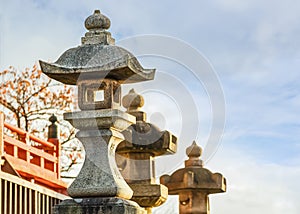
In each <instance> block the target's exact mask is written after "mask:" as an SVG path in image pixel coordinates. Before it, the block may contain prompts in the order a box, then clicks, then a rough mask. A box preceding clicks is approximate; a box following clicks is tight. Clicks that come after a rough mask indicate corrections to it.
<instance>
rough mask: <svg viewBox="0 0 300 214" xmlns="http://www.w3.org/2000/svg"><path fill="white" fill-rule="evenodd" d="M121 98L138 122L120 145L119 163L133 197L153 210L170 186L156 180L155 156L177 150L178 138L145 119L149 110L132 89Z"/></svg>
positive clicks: (118, 149) (165, 196)
mask: <svg viewBox="0 0 300 214" xmlns="http://www.w3.org/2000/svg"><path fill="white" fill-rule="evenodd" d="M122 102H123V106H124V107H125V108H126V109H127V111H126V112H127V113H129V114H131V115H133V116H135V117H136V124H132V125H131V126H129V127H128V128H127V130H126V131H125V133H126V134H124V135H125V140H124V141H122V142H121V143H120V144H119V146H118V148H117V154H118V155H117V158H116V159H117V163H118V165H119V168H120V169H121V173H122V175H123V177H124V179H125V180H126V182H127V183H128V184H129V186H130V187H131V189H132V190H133V197H132V200H133V201H135V202H137V203H138V204H139V205H140V206H141V207H144V208H145V209H146V210H147V212H148V214H151V213H152V207H157V206H160V205H161V204H162V203H164V202H165V201H166V200H167V197H168V189H167V187H166V186H164V185H162V184H157V183H156V181H155V161H154V160H155V157H157V156H161V155H169V154H174V153H175V152H176V150H177V138H176V137H175V136H174V135H172V134H171V133H170V132H169V131H161V130H159V128H158V127H156V126H155V125H153V124H151V123H148V122H146V113H145V112H143V111H142V110H141V109H140V108H141V107H142V106H143V105H144V98H143V96H142V95H140V94H137V93H135V91H134V90H133V89H131V90H130V91H129V93H128V94H127V95H125V96H124V97H123V99H122Z"/></svg>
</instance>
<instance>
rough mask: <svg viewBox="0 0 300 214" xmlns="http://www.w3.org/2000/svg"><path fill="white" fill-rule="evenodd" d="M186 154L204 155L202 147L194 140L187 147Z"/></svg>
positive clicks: (189, 155)
mask: <svg viewBox="0 0 300 214" xmlns="http://www.w3.org/2000/svg"><path fill="white" fill-rule="evenodd" d="M186 155H187V156H188V157H190V158H191V157H200V156H201V155H202V148H201V147H200V146H198V145H197V143H196V141H193V143H192V145H191V146H189V147H187V148H186Z"/></svg>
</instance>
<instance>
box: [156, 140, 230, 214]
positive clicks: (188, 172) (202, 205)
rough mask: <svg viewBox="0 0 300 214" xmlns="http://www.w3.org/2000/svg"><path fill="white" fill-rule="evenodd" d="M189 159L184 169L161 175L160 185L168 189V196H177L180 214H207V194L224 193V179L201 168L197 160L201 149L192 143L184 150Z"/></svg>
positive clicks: (201, 165)
mask: <svg viewBox="0 0 300 214" xmlns="http://www.w3.org/2000/svg"><path fill="white" fill-rule="evenodd" d="M186 153H187V155H188V157H189V159H188V160H186V161H185V168H183V169H179V170H177V171H175V172H174V173H173V174H172V175H171V176H169V175H163V176H161V177H160V183H161V184H164V185H166V186H167V187H168V190H169V194H170V195H179V213H180V214H209V213H210V209H209V198H208V195H209V194H213V193H222V192H225V191H226V179H225V178H224V177H223V176H222V175H221V174H220V173H212V172H211V171H209V170H208V169H205V168H203V163H202V160H200V159H199V157H200V156H201V153H202V149H201V148H200V147H199V146H198V145H197V144H196V142H193V144H192V145H191V146H190V147H188V148H187V149H186Z"/></svg>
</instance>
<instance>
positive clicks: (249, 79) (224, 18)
mask: <svg viewBox="0 0 300 214" xmlns="http://www.w3.org/2000/svg"><path fill="white" fill-rule="evenodd" d="M0 2H1V5H0V8H1V9H0V26H1V31H0V68H1V69H4V68H6V67H8V66H9V65H14V66H16V67H19V68H23V67H26V66H27V67H28V66H32V65H33V64H34V63H35V62H36V61H37V60H39V59H43V60H51V61H55V60H56V59H57V58H58V56H60V54H61V53H62V52H63V51H65V50H67V49H68V48H70V47H74V46H77V45H79V44H80V38H81V37H82V36H83V35H84V33H85V31H86V30H85V28H84V26H83V21H84V19H85V18H86V17H87V16H88V15H90V14H91V13H92V12H93V10H94V9H100V10H101V11H102V13H104V14H105V15H107V16H108V17H109V18H110V19H111V22H112V25H111V28H110V32H111V33H112V35H113V37H114V38H115V39H116V40H117V41H118V40H121V39H124V38H128V37H132V36H136V35H145V34H146V35H148V34H156V35H166V36H172V37H173V38H177V39H179V40H181V41H185V42H186V43H188V44H190V45H191V46H192V47H193V48H195V49H197V50H198V51H199V52H200V53H202V54H203V56H204V57H205V58H207V59H208V60H209V62H210V63H211V64H212V66H213V68H214V70H215V72H216V74H217V75H218V77H219V80H220V82H221V85H222V88H223V92H224V95H225V102H226V127H225V130H224V135H223V138H222V141H221V146H220V148H219V149H218V151H217V153H216V154H215V156H214V157H213V158H212V159H211V160H210V161H209V162H208V163H207V167H208V168H210V169H211V170H212V171H219V172H221V173H223V174H224V176H225V177H226V178H227V179H228V192H227V193H226V194H223V195H222V194H221V195H218V196H212V197H211V198H212V199H211V207H212V214H214V213H218V214H221V213H224V214H225V213H226V214H227V213H234V214H235V213H236V214H239V213H244V214H248V213H255V214H259V213H273V214H276V213H286V212H287V213H290V214H296V213H298V212H297V211H298V210H299V209H300V205H299V203H298V200H297V198H298V197H299V192H300V188H299V185H298V182H297V181H298V178H299V176H300V170H299V168H300V158H299V157H300V154H299V153H300V144H299V139H300V123H299V121H300V114H299V109H300V108H299V107H300V97H299V94H300V93H299V92H300V86H299V78H300V72H299V67H300V49H299V47H300V37H299V33H300V14H299V10H300V2H299V1H295V0H286V1H279V0H274V1H271V0H265V1H263V2H262V1H258V0H252V1H250V0H245V1H238V0H226V1H225V0H213V1H205V2H204V1H199V0H197V1H196V0H193V1H176V2H175V1H169V0H166V1H163V2H162V1H140V0H134V1H133V0H124V1H115V0H112V1H105V2H104V1H68V0H66V1H30V0H28V1H20V0H15V1H4V0H0ZM132 51H133V50H132ZM140 60H141V61H142V63H143V65H145V67H156V68H157V69H158V75H157V78H158V79H157V80H155V81H157V82H153V83H146V84H144V85H143V86H141V85H137V86H135V87H137V88H139V89H140V90H142V91H143V90H144V91H146V92H147V87H150V88H154V87H157V88H158V89H159V88H163V89H164V90H166V91H165V92H166V93H168V92H170V91H174V90H176V87H174V86H173V85H172V83H166V81H165V82H164V75H163V74H164V73H165V74H166V75H167V76H168V75H169V76H168V77H170V75H171V74H172V75H173V76H172V78H173V77H174V81H175V80H176V81H177V80H181V82H182V86H183V87H185V89H186V90H187V91H188V92H189V95H191V97H192V99H193V102H194V103H193V106H192V107H191V108H189V106H182V104H180V102H179V97H180V96H179V97H176V96H175V97H171V98H173V99H171V98H170V97H167V96H165V97H160V98H161V100H160V102H158V101H157V99H160V98H159V95H158V94H155V93H154V92H152V93H151V92H150V91H148V92H147V93H148V94H147V93H146V92H145V97H146V104H145V110H147V112H148V114H149V118H150V119H151V115H154V116H153V118H152V120H153V121H154V122H155V121H156V122H157V123H160V122H161V121H162V119H163V121H165V122H163V123H162V122H161V123H160V124H159V125H160V126H161V128H165V129H168V130H171V131H172V132H173V133H175V134H176V135H179V144H180V146H179V150H178V154H176V155H174V156H173V157H171V156H169V157H163V158H159V160H158V162H159V164H160V165H163V163H165V162H166V160H168V161H167V162H170V163H171V162H172V164H171V165H176V167H177V166H180V164H181V163H182V162H183V161H184V159H185V154H184V148H185V147H186V146H188V145H189V144H190V143H191V140H192V138H196V139H197V141H198V143H199V144H201V145H202V146H204V145H205V143H204V142H205V140H207V136H208V133H209V131H210V126H211V116H212V112H211V106H210V100H209V96H208V94H207V92H206V91H205V87H204V86H203V84H201V83H200V82H199V81H195V79H193V77H192V76H191V75H188V74H187V73H188V70H187V69H186V68H184V67H183V66H182V65H180V62H179V63H176V62H173V61H172V60H166V59H162V58H159V57H152V58H151V57H148V58H147V57H144V58H143V57H142V58H141V59H140ZM126 90H128V88H126V87H125V91H126ZM161 90H162V89H161ZM180 93H181V91H179V92H178V94H179V95H180ZM182 99H183V100H184V101H185V99H187V103H189V102H190V100H189V99H188V98H187V97H182ZM174 100H175V101H174ZM174 102H175V104H178V106H176V105H174ZM182 109H184V112H182ZM188 111H191V112H193V113H196V114H195V115H197V116H195V115H193V114H190V115H187V112H188ZM159 112H160V113H161V115H159V114H158V113H159ZM155 115H156V116H157V117H156V118H155ZM186 115H187V116H186ZM191 115H192V116H191ZM183 117H184V118H185V117H187V118H188V120H187V121H188V122H189V123H191V124H190V126H189V127H188V126H186V124H184V127H181V126H182V125H183V122H182V118H183ZM197 126H199V133H198V131H197V129H195V127H197ZM181 130H184V131H183V132H184V133H181ZM195 132H197V133H195ZM173 162H175V163H173ZM168 168H170V166H168V165H166V164H164V165H163V166H162V167H159V166H158V174H160V173H164V170H166V169H168ZM172 169H173V168H172ZM171 171H172V170H171ZM168 173H169V172H168ZM173 200H175V199H173ZM169 204H170V202H169V203H167V204H166V205H165V206H164V207H162V208H160V209H158V210H157V212H158V213H159V212H160V213H163V211H162V210H164V209H165V210H166V209H170V205H169Z"/></svg>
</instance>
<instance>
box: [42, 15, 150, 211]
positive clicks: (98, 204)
mask: <svg viewBox="0 0 300 214" xmlns="http://www.w3.org/2000/svg"><path fill="white" fill-rule="evenodd" d="M85 27H86V28H87V29H88V32H87V33H86V34H85V36H84V37H83V38H82V45H80V46H78V47H76V48H71V49H69V50H67V51H65V52H64V53H63V54H62V55H61V57H59V59H58V60H57V61H56V62H54V63H47V62H43V61H40V65H41V68H42V71H43V72H44V73H45V74H46V75H48V76H49V77H50V78H53V79H55V80H58V81H60V82H62V83H65V84H72V85H77V86H78V106H79V108H80V109H81V111H78V112H70V113H65V114H64V119H65V120H67V121H69V122H70V123H71V124H72V125H73V126H74V127H75V128H77V129H79V132H78V133H77V134H76V137H77V138H78V139H79V140H80V141H81V142H82V144H83V146H84V149H85V153H86V157H85V161H84V164H83V166H82V169H81V171H80V172H79V174H78V176H77V177H76V179H75V180H74V182H73V183H72V184H71V185H70V186H69V188H68V193H69V195H70V196H71V197H73V198H76V200H74V199H70V200H66V201H64V202H63V203H61V204H60V205H58V206H56V207H55V208H54V213H56V214H61V213H63V214H71V213H81V214H85V213H89V214H94V213H95V214H96V213H99V212H98V211H99V210H101V213H116V214H119V213H120V214H121V213H144V211H143V209H141V208H140V207H139V206H138V205H137V204H136V203H135V202H133V201H129V200H128V199H130V198H131V197H132V195H133V191H132V190H131V188H130V187H129V186H128V184H127V183H126V182H125V180H124V179H123V177H122V175H121V174H120V172H119V170H118V168H117V165H116V162H115V151H116V148H117V146H118V144H119V143H120V142H121V141H123V140H124V136H123V134H122V131H124V130H125V129H126V128H127V127H129V126H130V125H132V124H134V123H135V122H136V120H135V117H134V116H132V115H130V114H128V113H125V112H122V111H121V110H120V106H121V84H124V83H135V82H141V81H147V80H152V79H153V78H154V69H144V68H143V67H142V66H141V65H140V64H139V62H138V60H137V59H136V58H135V57H134V56H133V55H132V54H131V53H130V52H128V51H127V50H125V49H123V48H121V47H118V46H115V45H114V39H113V38H112V37H111V34H110V33H109V32H108V31H107V29H108V28H109V27H110V20H109V19H108V18H107V17H106V16H104V15H102V14H101V13H100V11H99V10H96V11H95V12H94V14H93V15H91V16H89V17H88V18H87V19H86V21H85Z"/></svg>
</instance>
